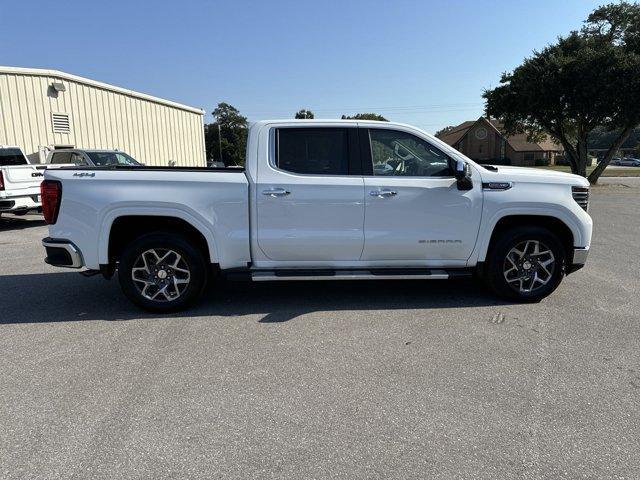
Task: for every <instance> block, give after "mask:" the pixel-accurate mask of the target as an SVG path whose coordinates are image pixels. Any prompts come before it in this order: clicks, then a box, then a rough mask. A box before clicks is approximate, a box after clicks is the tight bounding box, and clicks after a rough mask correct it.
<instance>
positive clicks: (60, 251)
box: [42, 237, 84, 268]
mask: <svg viewBox="0 0 640 480" xmlns="http://www.w3.org/2000/svg"><path fill="white" fill-rule="evenodd" d="M42 246H43V247H44V248H45V250H46V251H47V257H46V258H45V259H44V261H45V263H48V264H49V265H52V266H54V267H66V268H81V267H82V266H84V261H83V259H82V253H81V252H80V249H79V248H78V247H76V246H75V245H74V244H73V242H70V241H69V240H60V239H57V238H50V237H47V238H44V239H43V240H42Z"/></svg>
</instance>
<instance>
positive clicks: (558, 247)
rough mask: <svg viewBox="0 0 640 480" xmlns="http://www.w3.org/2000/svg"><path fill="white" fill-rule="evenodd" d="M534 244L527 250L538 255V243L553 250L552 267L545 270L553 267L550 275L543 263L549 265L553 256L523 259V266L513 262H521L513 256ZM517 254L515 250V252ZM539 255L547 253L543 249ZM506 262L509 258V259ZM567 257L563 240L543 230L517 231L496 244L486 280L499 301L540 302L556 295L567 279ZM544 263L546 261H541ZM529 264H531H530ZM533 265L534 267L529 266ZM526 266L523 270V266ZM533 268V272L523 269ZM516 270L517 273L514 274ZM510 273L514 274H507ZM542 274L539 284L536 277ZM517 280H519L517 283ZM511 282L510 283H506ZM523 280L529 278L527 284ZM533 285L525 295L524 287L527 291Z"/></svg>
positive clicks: (515, 228) (490, 252)
mask: <svg viewBox="0 0 640 480" xmlns="http://www.w3.org/2000/svg"><path fill="white" fill-rule="evenodd" d="M528 241H529V242H531V243H530V245H529V246H528V250H529V251H535V245H536V244H535V242H538V246H539V247H540V246H545V247H547V250H550V251H551V253H552V254H553V262H552V264H550V265H548V266H545V269H546V268H547V267H551V266H553V269H552V271H551V272H550V275H548V274H547V271H546V270H544V269H542V267H540V263H546V261H547V260H549V259H550V258H551V256H549V255H546V256H536V255H533V254H532V255H530V256H527V255H523V257H520V258H521V259H522V262H519V261H516V262H513V261H512V259H514V258H518V257H519V255H518V254H517V253H514V252H516V251H517V252H520V251H522V246H523V244H524V245H527V243H526V242H528ZM514 248H515V249H516V250H512V249H514ZM539 251H545V250H544V249H543V248H539ZM509 254H510V256H509V259H507V255H509ZM566 258H567V254H566V251H565V248H564V247H563V245H562V242H561V241H560V239H559V238H558V237H557V236H556V235H555V234H554V233H552V232H551V231H549V230H547V229H546V228H542V227H514V228H512V229H509V230H507V231H505V232H503V233H501V234H500V237H499V238H497V240H496V241H495V242H494V243H493V245H492V247H491V249H490V251H489V253H488V255H487V261H486V264H485V269H484V272H483V277H484V280H485V282H486V283H487V285H488V286H489V288H491V290H493V292H495V293H496V294H497V295H499V296H500V297H503V298H506V299H509V300H519V301H525V302H537V301H539V300H541V299H543V298H544V297H546V296H547V295H549V294H550V293H551V292H553V291H554V290H555V289H556V288H557V287H558V285H560V282H561V281H562V278H563V277H564V275H565V269H566ZM540 259H544V261H542V262H541V261H540ZM528 260H531V261H530V262H529V263H527V261H528ZM532 263H533V265H532V266H530V265H531V264H532ZM522 265H523V266H522ZM527 266H530V267H529V268H530V269H527V270H525V269H524V268H525V267H527ZM514 268H515V270H513V269H514ZM508 269H511V270H512V271H511V272H509V273H506V272H507V270H508ZM538 272H539V274H540V278H541V279H539V280H536V279H535V277H534V275H536V274H538ZM514 277H517V279H514ZM507 278H509V279H510V281H508V280H507ZM521 278H528V280H522V283H521V282H520V279H521ZM544 280H546V283H544V284H540V282H542V281H544ZM530 285H535V288H531V291H528V292H527V291H522V287H523V286H524V289H525V290H526V289H527V288H528V287H529V286H530Z"/></svg>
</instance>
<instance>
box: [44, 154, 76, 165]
mask: <svg viewBox="0 0 640 480" xmlns="http://www.w3.org/2000/svg"><path fill="white" fill-rule="evenodd" d="M72 158H73V152H54V153H53V154H52V155H51V162H49V163H52V164H59V165H68V164H72V163H73V160H72Z"/></svg>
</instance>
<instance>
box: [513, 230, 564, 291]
mask: <svg viewBox="0 0 640 480" xmlns="http://www.w3.org/2000/svg"><path fill="white" fill-rule="evenodd" d="M554 270H555V257H554V256H553V252H552V251H551V249H549V247H547V246H546V245H545V244H544V243H542V242H540V241H538V240H526V241H524V242H521V243H518V244H517V245H516V246H515V247H513V248H512V249H511V250H509V253H507V256H506V258H505V260H504V270H503V272H504V278H505V280H506V281H507V284H508V285H509V286H510V287H512V288H514V289H515V290H518V291H519V292H521V293H531V292H534V291H536V290H537V289H539V288H541V287H543V286H544V285H546V284H547V283H549V281H550V280H551V278H552V277H553V272H554Z"/></svg>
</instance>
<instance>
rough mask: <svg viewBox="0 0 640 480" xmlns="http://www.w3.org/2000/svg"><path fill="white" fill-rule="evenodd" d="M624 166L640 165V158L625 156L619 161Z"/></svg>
mask: <svg viewBox="0 0 640 480" xmlns="http://www.w3.org/2000/svg"><path fill="white" fill-rule="evenodd" d="M619 165H620V166H622V167H640V159H638V158H633V157H624V158H623V159H622V160H620V163H619Z"/></svg>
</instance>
